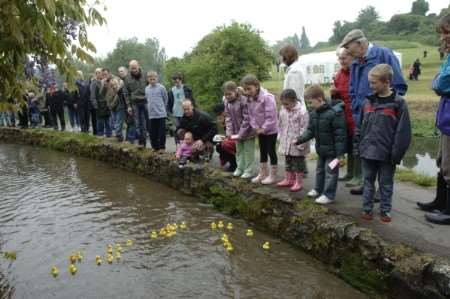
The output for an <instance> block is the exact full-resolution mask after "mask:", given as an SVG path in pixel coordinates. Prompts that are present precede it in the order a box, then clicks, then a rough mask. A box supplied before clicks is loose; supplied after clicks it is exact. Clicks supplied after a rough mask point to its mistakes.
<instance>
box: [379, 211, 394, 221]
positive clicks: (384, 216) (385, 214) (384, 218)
mask: <svg viewBox="0 0 450 299" xmlns="http://www.w3.org/2000/svg"><path fill="white" fill-rule="evenodd" d="M380 220H381V222H383V223H389V222H391V221H392V217H391V213H389V212H381V214H380Z"/></svg>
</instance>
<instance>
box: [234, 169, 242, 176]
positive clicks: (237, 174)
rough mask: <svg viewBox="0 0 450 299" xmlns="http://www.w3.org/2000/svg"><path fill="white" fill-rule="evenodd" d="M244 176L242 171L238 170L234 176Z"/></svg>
mask: <svg viewBox="0 0 450 299" xmlns="http://www.w3.org/2000/svg"><path fill="white" fill-rule="evenodd" d="M241 175H242V170H240V169H238V168H236V170H235V171H234V172H233V176H241Z"/></svg>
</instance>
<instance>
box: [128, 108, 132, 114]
mask: <svg viewBox="0 0 450 299" xmlns="http://www.w3.org/2000/svg"><path fill="white" fill-rule="evenodd" d="M127 111H128V114H129V115H132V114H133V108H131V107H128V109H127Z"/></svg>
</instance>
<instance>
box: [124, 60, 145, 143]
mask: <svg viewBox="0 0 450 299" xmlns="http://www.w3.org/2000/svg"><path fill="white" fill-rule="evenodd" d="M124 86H125V89H124V91H125V101H126V103H127V107H128V108H127V111H128V113H129V114H132V115H133V119H134V123H135V124H136V137H137V139H138V140H139V144H140V145H142V146H144V147H145V144H146V143H147V119H148V110H147V99H146V97H145V87H146V86H147V78H146V76H145V74H144V72H143V71H142V69H141V67H140V66H139V62H138V61H137V60H131V61H130V63H129V73H128V75H127V76H126V77H125V80H124Z"/></svg>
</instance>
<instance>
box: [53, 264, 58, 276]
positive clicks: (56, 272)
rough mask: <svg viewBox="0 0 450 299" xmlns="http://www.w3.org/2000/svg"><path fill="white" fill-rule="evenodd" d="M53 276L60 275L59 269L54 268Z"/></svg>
mask: <svg viewBox="0 0 450 299" xmlns="http://www.w3.org/2000/svg"><path fill="white" fill-rule="evenodd" d="M51 274H52V275H53V277H56V276H58V274H59V269H58V267H56V266H53V267H52V271H51Z"/></svg>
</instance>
